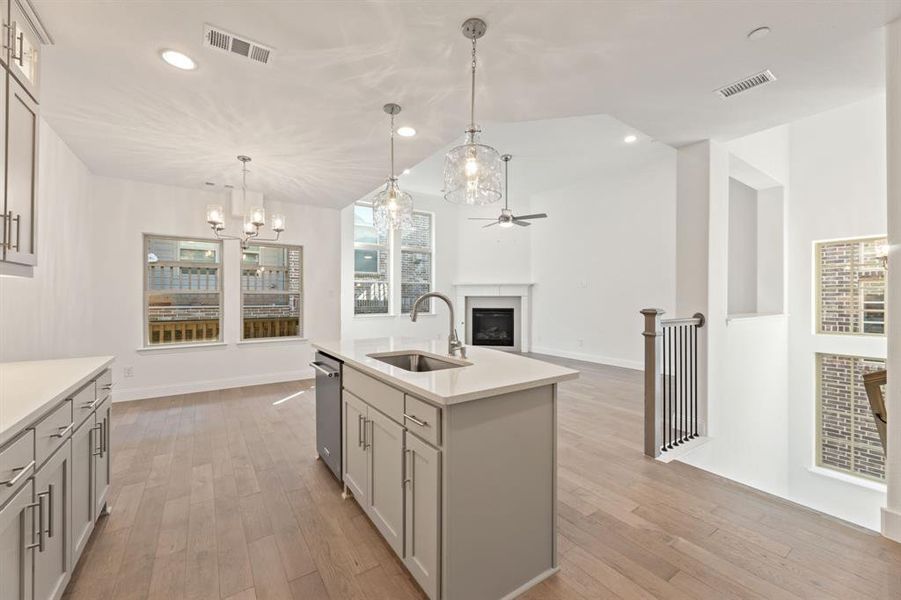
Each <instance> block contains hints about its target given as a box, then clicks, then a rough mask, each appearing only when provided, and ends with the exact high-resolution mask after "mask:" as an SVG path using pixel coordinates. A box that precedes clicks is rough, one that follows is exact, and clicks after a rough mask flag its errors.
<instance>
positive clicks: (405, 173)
mask: <svg viewBox="0 0 901 600" xmlns="http://www.w3.org/2000/svg"><path fill="white" fill-rule="evenodd" d="M409 174H410V169H404V172H403V173H401V175H409Z"/></svg>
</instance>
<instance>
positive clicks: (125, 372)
mask: <svg viewBox="0 0 901 600" xmlns="http://www.w3.org/2000/svg"><path fill="white" fill-rule="evenodd" d="M134 376H135V368H134V367H122V377H134Z"/></svg>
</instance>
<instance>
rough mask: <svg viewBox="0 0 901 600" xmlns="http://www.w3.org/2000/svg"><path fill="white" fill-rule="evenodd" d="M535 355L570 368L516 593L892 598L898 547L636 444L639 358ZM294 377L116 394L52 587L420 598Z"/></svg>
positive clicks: (86, 592)
mask: <svg viewBox="0 0 901 600" xmlns="http://www.w3.org/2000/svg"><path fill="white" fill-rule="evenodd" d="M538 358H545V359H547V360H551V361H553V362H558V363H560V364H564V365H567V366H571V367H574V368H577V369H579V370H580V371H581V372H582V375H581V378H580V379H579V380H576V381H572V382H566V383H564V384H561V385H560V387H559V390H558V424H559V442H558V477H559V482H558V483H559V489H558V499H559V502H560V505H559V532H558V557H559V563H560V567H561V570H560V572H559V573H558V574H556V575H555V576H553V577H551V578H550V579H548V580H547V581H545V582H543V583H541V584H539V585H538V586H536V587H535V588H533V589H532V590H530V591H529V592H527V593H526V594H525V595H524V596H523V598H527V599H529V600H535V599H544V600H595V599H601V598H603V599H607V598H612V599H614V600H615V599H617V598H623V599H628V600H631V599H633V598H635V599H638V600H652V599H654V598H666V599H675V600H739V599H741V600H760V599H770V598H777V599H783V600H789V599H794V598H799V597H800V598H817V600H819V599H821V598H822V599H823V600H829V599H834V598H842V599H843V600H844V599H846V598H847V599H854V598H867V599H877V600H881V599H886V600H897V599H898V598H901V545H898V544H893V543H892V542H889V541H888V540H885V539H883V538H881V537H880V536H878V535H876V534H874V533H873V532H869V531H865V530H862V529H860V528H859V527H854V526H849V525H848V524H846V523H843V522H841V521H838V520H837V519H834V518H832V517H828V516H826V515H823V514H821V513H817V512H816V511H812V510H810V509H807V508H805V507H801V506H798V505H796V504H793V503H791V502H788V501H786V500H783V499H780V498H776V497H773V496H769V495H767V494H765V493H763V492H760V491H758V490H754V489H752V488H748V487H746V486H743V485H741V484H738V483H735V482H732V481H729V480H727V479H724V478H722V477H718V476H716V475H713V474H710V473H706V472H704V471H700V470H698V469H696V468H694V467H691V466H689V465H686V464H683V463H679V462H677V461H676V462H672V463H669V464H664V463H661V462H658V461H655V460H651V459H648V458H647V457H645V456H644V455H643V453H642V411H643V408H642V374H641V373H640V372H637V371H631V370H628V369H621V368H617V367H609V366H604V365H596V364H590V363H582V362H578V361H573V360H569V359H549V358H547V357H538ZM311 383H312V382H310V381H306V382H290V383H284V384H271V385H264V386H255V387H249V388H234V389H228V390H220V391H212V392H201V393H195V394H183V395H177V396H170V397H167V398H156V399H151V400H141V401H136V402H128V403H117V404H116V405H115V406H114V407H113V422H112V427H111V431H110V433H111V442H112V452H113V481H112V486H111V490H110V502H111V504H112V506H113V513H112V515H111V516H109V517H104V518H101V519H100V521H99V522H98V524H97V527H96V529H95V532H94V534H93V535H92V537H91V539H90V540H89V542H88V544H87V546H86V549H85V553H84V556H83V558H82V560H81V562H80V563H79V565H78V566H77V567H76V569H75V572H74V573H73V576H72V579H71V582H70V583H69V586H68V588H67V589H66V591H65V596H64V597H65V598H66V599H67V600H119V599H120V598H154V599H156V598H167V599H168V598H172V599H180V598H186V599H187V598H210V599H216V600H218V599H220V598H222V599H230V600H256V599H257V598H292V599H294V600H300V599H303V600H325V599H328V600H388V599H391V600H393V599H397V600H404V599H414V598H416V599H419V598H424V595H423V594H422V591H421V590H420V589H419V588H418V587H417V586H416V584H415V582H414V581H413V580H412V578H411V577H410V575H409V573H407V571H406V569H404V567H403V565H402V563H401V561H400V560H399V559H398V558H397V556H396V555H395V554H394V552H393V550H391V548H390V547H389V546H388V545H387V544H386V543H385V541H384V539H382V537H381V536H380V535H379V533H378V531H377V530H376V529H375V527H374V526H373V525H372V523H371V522H370V521H369V519H368V517H367V516H366V515H365V514H364V513H363V512H362V510H361V509H360V507H359V506H358V505H357V504H356V502H355V501H354V500H353V499H347V500H345V499H342V498H341V496H340V491H341V485H340V483H339V482H338V481H336V480H335V478H334V477H333V475H332V474H331V472H330V471H328V469H327V468H326V467H325V466H324V465H323V464H322V463H321V461H318V460H315V452H316V450H315V448H316V447H315V392H314V390H310V389H309V387H310V385H311ZM298 391H304V393H303V394H299V395H296V396H292V397H291V398H290V399H289V400H287V401H285V402H283V403H279V404H275V405H274V404H273V403H274V402H276V401H277V400H279V399H283V398H285V397H287V396H291V395H292V394H296V392H298Z"/></svg>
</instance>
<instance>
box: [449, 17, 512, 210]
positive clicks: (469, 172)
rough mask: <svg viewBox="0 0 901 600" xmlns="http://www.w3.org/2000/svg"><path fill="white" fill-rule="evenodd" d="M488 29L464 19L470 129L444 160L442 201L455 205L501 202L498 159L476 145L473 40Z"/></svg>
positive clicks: (494, 152)
mask: <svg viewBox="0 0 901 600" xmlns="http://www.w3.org/2000/svg"><path fill="white" fill-rule="evenodd" d="M487 29H488V25H487V24H486V23H485V21H483V20H482V19H475V18H473V19H467V20H466V21H465V22H464V23H463V35H464V36H465V37H467V38H469V39H470V40H472V80H471V91H470V97H469V129H467V130H466V141H465V142H464V143H463V145H461V146H457V147H456V148H454V149H453V150H451V151H450V152H448V153H447V156H446V157H445V160H444V199H445V200H447V201H448V202H453V203H455V204H467V205H471V206H477V205H482V204H491V203H492V202H496V201H498V200H500V198H501V189H502V186H501V157H500V154H498V151H497V150H495V149H494V148H492V147H491V146H486V145H485V144H480V143H479V134H480V133H481V130H480V129H479V127H478V125H476V119H475V106H476V40H477V39H479V38H480V37H482V36H483V35H485V31H487Z"/></svg>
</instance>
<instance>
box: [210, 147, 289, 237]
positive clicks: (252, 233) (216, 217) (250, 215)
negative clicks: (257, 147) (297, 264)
mask: <svg viewBox="0 0 901 600" xmlns="http://www.w3.org/2000/svg"><path fill="white" fill-rule="evenodd" d="M238 160H240V161H241V203H242V204H241V206H243V207H244V209H245V213H244V228H243V230H242V232H241V235H240V236H235V235H224V234H223V233H222V232H223V231H225V211H224V210H222V205H219V204H210V205H209V206H207V207H206V222H207V223H209V225H210V228H211V229H212V230H213V234H214V235H215V236H216V237H217V238H219V239H220V240H240V242H241V248H242V249H244V250H246V249H247V246H248V244H250V242H251V241H257V242H276V241H278V238H279V235H281V233H282V232H283V231H284V230H285V215H282V214H273V215H272V220H271V222H270V227H271V228H272V231H274V232H275V237H274V238H261V237H259V236H260V228H261V227H264V226H265V225H266V210H265V209H264V208H263V207H262V206H250V207H248V206H247V163H249V162H250V160H251V158H250V157H249V156H244V155H243V154H241V155H239V156H238Z"/></svg>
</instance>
